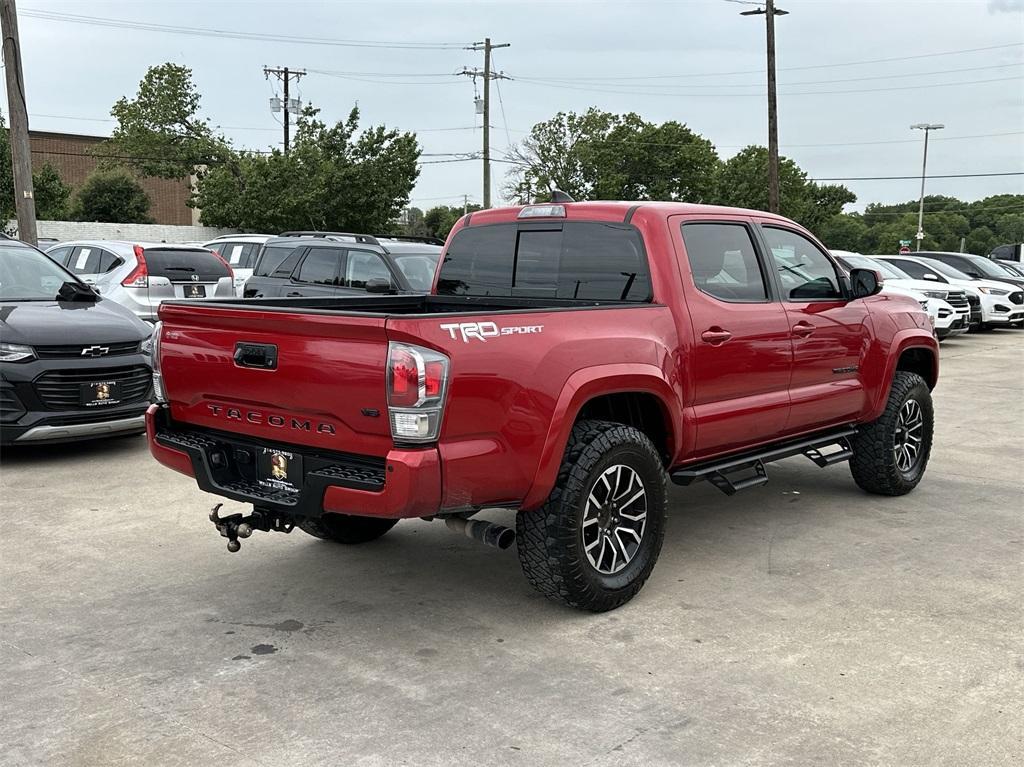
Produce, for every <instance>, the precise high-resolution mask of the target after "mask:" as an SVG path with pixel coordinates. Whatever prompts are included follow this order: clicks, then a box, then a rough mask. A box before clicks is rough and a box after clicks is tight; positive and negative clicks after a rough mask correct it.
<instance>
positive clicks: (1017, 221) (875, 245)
mask: <svg viewBox="0 0 1024 767" xmlns="http://www.w3.org/2000/svg"><path fill="white" fill-rule="evenodd" d="M918 205H919V203H918V201H917V200H911V201H908V202H901V203H896V204H893V205H884V204H881V203H872V204H871V205H868V206H867V208H866V209H865V210H864V213H863V214H861V213H849V214H847V213H843V214H840V215H836V216H832V217H831V218H829V219H828V220H827V221H825V222H824V223H823V224H822V225H821V226H820V227H819V228H818V231H817V233H818V235H819V236H820V237H821V239H822V241H824V243H825V244H826V245H828V246H829V247H830V248H837V249H840V250H854V251H859V252H861V253H895V252H897V251H898V250H899V247H900V240H912V241H914V242H915V244H916V240H915V239H914V238H915V235H916V233H917V214H918ZM924 211H925V213H924V233H925V238H924V240H923V241H922V248H924V249H925V250H954V251H956V250H960V240H961V238H964V250H965V252H967V253H978V254H980V255H986V254H987V253H988V252H989V251H991V250H992V248H993V247H995V246H996V245H1001V244H1003V243H1008V242H1024V195H1020V194H1016V195H1014V194H1000V195H993V196H991V197H986V198H984V199H981V200H976V201H975V202H970V203H968V202H964V201H963V200H958V199H957V198H955V197H945V196H941V195H932V196H927V197H925V198H924Z"/></svg>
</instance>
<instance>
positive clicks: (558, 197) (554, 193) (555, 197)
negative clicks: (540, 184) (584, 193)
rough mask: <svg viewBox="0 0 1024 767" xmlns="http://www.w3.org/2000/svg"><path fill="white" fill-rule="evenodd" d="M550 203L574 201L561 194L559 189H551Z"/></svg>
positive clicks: (568, 195)
mask: <svg viewBox="0 0 1024 767" xmlns="http://www.w3.org/2000/svg"><path fill="white" fill-rule="evenodd" d="M551 202H554V203H563V202H576V200H574V199H573V198H572V195H570V194H567V193H565V192H563V191H562V190H561V189H552V190H551Z"/></svg>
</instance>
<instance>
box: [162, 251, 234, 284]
mask: <svg viewBox="0 0 1024 767" xmlns="http://www.w3.org/2000/svg"><path fill="white" fill-rule="evenodd" d="M145 257H146V267H147V268H148V270H149V274H150V275H151V276H153V277H166V278H167V279H169V280H170V281H171V282H187V281H192V280H193V275H194V276H195V277H196V279H195V281H197V282H216V281H217V280H219V279H220V278H221V277H227V276H228V267H227V266H226V265H225V264H224V262H223V261H221V260H220V259H219V258H217V256H215V255H214V254H213V253H211V252H210V251H208V250H176V249H170V248H167V249H164V248H147V249H146V251H145Z"/></svg>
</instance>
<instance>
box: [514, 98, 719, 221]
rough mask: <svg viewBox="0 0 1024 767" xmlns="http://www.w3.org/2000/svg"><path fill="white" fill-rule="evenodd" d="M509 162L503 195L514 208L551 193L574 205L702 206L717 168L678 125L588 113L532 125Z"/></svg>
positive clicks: (708, 151)
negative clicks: (514, 203)
mask: <svg viewBox="0 0 1024 767" xmlns="http://www.w3.org/2000/svg"><path fill="white" fill-rule="evenodd" d="M508 159H509V162H511V163H512V165H513V169H512V170H511V171H510V173H509V179H508V183H507V184H506V186H505V193H506V195H507V196H509V197H510V198H512V199H514V200H517V201H518V202H520V203H527V202H533V201H534V200H535V199H538V198H541V199H543V198H545V197H546V195H547V193H548V191H549V190H550V189H552V188H557V189H561V190H562V191H564V192H567V193H568V194H570V195H572V196H573V197H574V198H575V199H577V200H593V199H614V200H651V199H655V200H685V201H688V202H709V201H710V200H711V198H712V197H713V195H714V191H715V172H716V170H717V168H718V165H719V159H718V155H717V153H716V152H715V148H714V146H713V145H712V144H711V142H710V141H708V140H707V139H705V138H703V137H701V136H700V135H698V134H696V133H694V132H693V131H691V130H690V129H689V128H688V127H687V126H686V125H683V124H682V123H678V122H675V121H669V122H666V123H663V124H661V125H656V124H654V123H649V122H646V121H645V120H643V119H642V118H641V117H640V116H639V115H637V114H635V113H632V112H630V113H628V114H625V115H616V114H612V113H610V112H603V111H601V110H599V109H595V108H591V109H589V110H587V112H586V113H584V114H582V115H578V114H576V113H574V112H559V113H558V114H557V115H555V116H554V117H553V118H551V119H550V120H548V121H546V122H542V123H538V124H537V125H535V126H534V127H533V130H532V131H530V135H529V136H527V137H526V139H524V140H523V141H522V143H520V144H519V145H518V146H516V147H514V148H513V149H512V150H511V151H510V153H509V158H508Z"/></svg>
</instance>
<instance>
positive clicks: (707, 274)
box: [682, 223, 768, 302]
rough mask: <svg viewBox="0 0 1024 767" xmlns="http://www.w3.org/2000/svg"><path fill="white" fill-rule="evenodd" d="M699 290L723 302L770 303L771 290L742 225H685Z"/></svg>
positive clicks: (690, 256)
mask: <svg viewBox="0 0 1024 767" xmlns="http://www.w3.org/2000/svg"><path fill="white" fill-rule="evenodd" d="M682 232H683V245H685V246H686V257H687V259H688V260H689V262H690V271H691V273H692V274H693V282H694V284H695V285H696V286H697V289H698V290H700V291H701V292H703V293H707V294H708V295H711V296H714V297H715V298H720V299H721V300H723V301H755V302H756V301H767V300H768V286H767V285H766V284H765V279H764V274H762V273H761V267H760V265H759V264H758V261H757V253H756V251H755V250H754V243H753V241H752V240H751V239H750V232H749V231H748V230H747V227H745V226H744V225H743V224H711V223H708V224H683V228H682Z"/></svg>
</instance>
